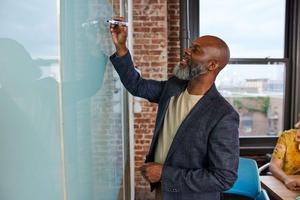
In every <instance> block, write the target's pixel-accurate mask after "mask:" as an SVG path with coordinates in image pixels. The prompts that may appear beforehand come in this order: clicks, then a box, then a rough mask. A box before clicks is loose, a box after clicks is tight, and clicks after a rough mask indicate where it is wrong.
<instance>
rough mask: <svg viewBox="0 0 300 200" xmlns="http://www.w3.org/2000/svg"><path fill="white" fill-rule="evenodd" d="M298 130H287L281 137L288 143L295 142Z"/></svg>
mask: <svg viewBox="0 0 300 200" xmlns="http://www.w3.org/2000/svg"><path fill="white" fill-rule="evenodd" d="M296 134H297V129H289V130H285V131H284V132H283V133H282V134H281V135H280V136H279V137H281V138H284V139H285V140H287V141H293V140H294V139H295V137H296Z"/></svg>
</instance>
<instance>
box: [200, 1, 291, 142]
mask: <svg viewBox="0 0 300 200" xmlns="http://www.w3.org/2000/svg"><path fill="white" fill-rule="evenodd" d="M199 8H200V9H199V13H200V15H199V30H200V32H199V35H200V36H201V35H207V34H209V35H216V36H218V37H220V38H222V39H223V40H224V41H225V42H226V43H227V44H228V46H229V48H230V50H231V60H230V63H229V65H228V66H227V67H226V68H225V69H224V70H223V71H222V72H221V73H220V74H219V76H218V77H217V80H216V86H217V88H218V90H219V91H220V92H221V93H222V94H223V96H225V97H226V98H227V100H228V101H229V102H230V103H231V104H232V105H233V106H234V107H235V108H236V110H237V111H238V112H239V114H240V136H241V137H244V136H246V137H247V136H270V135H271V136H276V135H277V134H278V131H281V130H282V129H283V124H284V121H283V116H284V96H285V79H286V67H287V61H288V60H287V59H285V58H284V52H285V49H284V39H285V0H265V1H261V0H254V1H253V0H246V1H239V0H226V1H218V0H201V1H200V6H199Z"/></svg>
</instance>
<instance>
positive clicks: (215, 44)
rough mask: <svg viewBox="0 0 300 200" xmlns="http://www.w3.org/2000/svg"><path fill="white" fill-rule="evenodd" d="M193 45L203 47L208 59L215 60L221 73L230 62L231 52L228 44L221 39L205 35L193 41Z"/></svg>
mask: <svg viewBox="0 0 300 200" xmlns="http://www.w3.org/2000/svg"><path fill="white" fill-rule="evenodd" d="M193 44H197V45H199V46H201V48H202V49H203V50H204V51H205V54H207V56H208V58H209V59H211V60H215V61H216V62H217V63H218V65H219V67H218V70H219V71H221V70H222V69H223V68H224V67H225V66H226V65H227V63H228V62H229V58H230V51H229V48H228V46H227V44H226V43H225V42H224V41H223V40H222V39H220V38H218V37H216V36H211V35H205V36H201V37H199V38H197V39H196V40H194V41H193Z"/></svg>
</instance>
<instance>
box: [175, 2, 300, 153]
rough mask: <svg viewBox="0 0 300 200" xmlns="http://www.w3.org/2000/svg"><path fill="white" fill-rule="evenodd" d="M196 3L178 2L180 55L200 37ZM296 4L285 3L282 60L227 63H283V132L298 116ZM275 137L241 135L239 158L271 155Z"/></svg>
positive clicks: (299, 26) (299, 64) (298, 21)
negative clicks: (284, 72)
mask: <svg viewBox="0 0 300 200" xmlns="http://www.w3.org/2000/svg"><path fill="white" fill-rule="evenodd" d="M200 1H201V0H199V1H194V0H180V14H181V15H180V16H181V17H180V46H181V56H182V55H183V54H184V49H185V48H187V47H189V45H190V43H191V41H192V40H194V39H196V38H197V37H198V36H199V35H200V26H199V24H200V23H199V19H200V15H199V14H200V7H199V6H200ZM298 10H300V2H299V1H297V0H286V6H285V27H284V29H285V30H284V33H285V35H284V56H283V58H231V59H230V61H229V64H276V63H284V64H285V71H286V74H285V92H284V95H285V97H284V108H283V109H284V114H283V115H284V116H283V129H284V130H286V129H289V128H292V127H293V126H294V122H296V120H297V116H298V113H300V13H298V12H297V11H298ZM277 138H278V137H277V136H241V137H240V154H241V155H265V154H267V153H272V152H273V148H274V146H275V144H276V141H277Z"/></svg>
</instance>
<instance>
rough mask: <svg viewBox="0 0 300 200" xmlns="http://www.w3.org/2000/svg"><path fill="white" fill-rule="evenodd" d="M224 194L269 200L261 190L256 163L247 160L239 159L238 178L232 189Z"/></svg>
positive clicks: (256, 199)
mask: <svg viewBox="0 0 300 200" xmlns="http://www.w3.org/2000/svg"><path fill="white" fill-rule="evenodd" d="M224 193H225V194H233V195H240V196H244V197H248V198H251V199H255V200H269V197H268V195H267V193H266V191H265V190H262V188H261V185H260V180H259V174H258V168H257V164H256V161H255V160H253V159H248V158H240V160H239V167H238V178H237V180H236V182H235V183H234V185H233V187H232V188H231V189H229V190H227V191H225V192H224Z"/></svg>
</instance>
